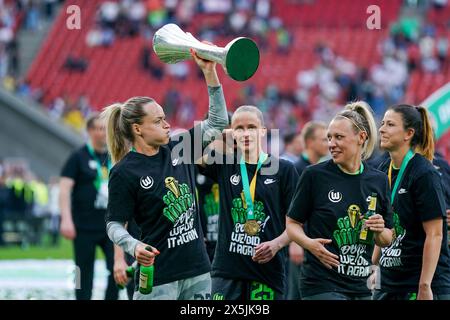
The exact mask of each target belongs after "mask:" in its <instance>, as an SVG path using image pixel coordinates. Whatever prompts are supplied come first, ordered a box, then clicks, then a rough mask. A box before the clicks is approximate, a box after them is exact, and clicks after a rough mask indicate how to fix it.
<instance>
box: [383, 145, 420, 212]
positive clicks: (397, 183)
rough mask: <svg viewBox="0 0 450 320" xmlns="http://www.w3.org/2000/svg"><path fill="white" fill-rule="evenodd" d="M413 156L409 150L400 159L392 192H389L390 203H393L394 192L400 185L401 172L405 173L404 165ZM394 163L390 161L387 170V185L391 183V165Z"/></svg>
mask: <svg viewBox="0 0 450 320" xmlns="http://www.w3.org/2000/svg"><path fill="white" fill-rule="evenodd" d="M412 157H414V152H413V151H412V150H409V151H408V153H407V154H406V155H405V157H404V158H403V161H402V165H401V167H400V171H399V172H398V175H397V179H395V184H394V188H392V194H391V205H392V206H393V205H394V199H395V194H396V192H397V189H398V186H399V185H400V182H401V180H402V177H403V174H404V173H405V169H406V166H407V165H408V162H409V161H410V160H411V159H412ZM393 166H394V164H393V163H392V160H391V163H390V165H389V171H388V178H389V186H391V185H392V167H393Z"/></svg>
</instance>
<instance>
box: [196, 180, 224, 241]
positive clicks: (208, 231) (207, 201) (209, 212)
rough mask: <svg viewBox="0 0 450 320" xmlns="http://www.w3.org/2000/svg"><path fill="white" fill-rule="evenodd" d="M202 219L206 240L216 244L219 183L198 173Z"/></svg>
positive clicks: (197, 181)
mask: <svg viewBox="0 0 450 320" xmlns="http://www.w3.org/2000/svg"><path fill="white" fill-rule="evenodd" d="M196 184H197V194H198V202H199V207H200V219H201V222H202V228H203V231H204V234H205V238H206V242H209V243H212V244H214V245H215V243H216V242H217V237H218V224H219V184H218V183H216V182H214V181H213V180H212V179H210V178H208V177H206V176H204V175H202V174H200V173H197V176H196Z"/></svg>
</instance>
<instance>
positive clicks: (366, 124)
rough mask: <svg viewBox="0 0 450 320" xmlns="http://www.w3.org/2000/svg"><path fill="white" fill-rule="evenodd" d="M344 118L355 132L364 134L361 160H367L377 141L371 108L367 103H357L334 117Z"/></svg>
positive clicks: (349, 105) (351, 104) (348, 105)
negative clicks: (365, 136) (350, 123)
mask: <svg viewBox="0 0 450 320" xmlns="http://www.w3.org/2000/svg"><path fill="white" fill-rule="evenodd" d="M338 116H340V117H344V118H346V119H348V120H350V121H351V122H352V123H353V127H354V129H355V131H356V132H360V131H362V132H365V133H366V135H367V139H366V141H365V142H364V145H363V150H362V155H361V158H362V160H367V159H368V158H370V156H371V155H372V153H373V151H374V149H375V144H376V143H377V140H378V131H377V126H376V123H375V119H374V117H373V111H372V108H371V107H370V106H369V104H368V103H367V102H364V101H357V102H353V103H349V104H347V105H346V106H345V109H344V111H342V112H340V113H338V115H337V116H336V117H338Z"/></svg>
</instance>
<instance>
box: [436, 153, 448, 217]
mask: <svg viewBox="0 0 450 320" xmlns="http://www.w3.org/2000/svg"><path fill="white" fill-rule="evenodd" d="M433 165H434V167H435V168H436V169H437V171H438V172H439V175H440V176H441V181H442V191H443V192H444V196H445V205H446V209H450V165H449V164H448V162H447V161H446V160H445V158H444V157H443V156H442V155H441V154H440V153H438V152H435V153H434V159H433Z"/></svg>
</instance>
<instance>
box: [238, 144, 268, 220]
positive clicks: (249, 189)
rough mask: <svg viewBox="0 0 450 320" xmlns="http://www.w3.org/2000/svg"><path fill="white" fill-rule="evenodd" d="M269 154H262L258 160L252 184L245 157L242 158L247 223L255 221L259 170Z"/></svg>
mask: <svg viewBox="0 0 450 320" xmlns="http://www.w3.org/2000/svg"><path fill="white" fill-rule="evenodd" d="M267 157H268V156H267V153H264V152H261V153H260V154H259V158H258V165H257V167H256V171H255V175H254V176H253V178H252V182H251V183H250V186H249V183H248V181H249V180H248V174H247V167H246V166H245V161H244V157H241V161H240V167H241V175H242V185H243V187H244V195H245V202H246V204H247V221H248V220H255V213H254V212H253V201H254V200H255V191H256V176H257V175H258V170H259V169H261V166H262V164H263V163H264V161H266V159H267Z"/></svg>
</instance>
